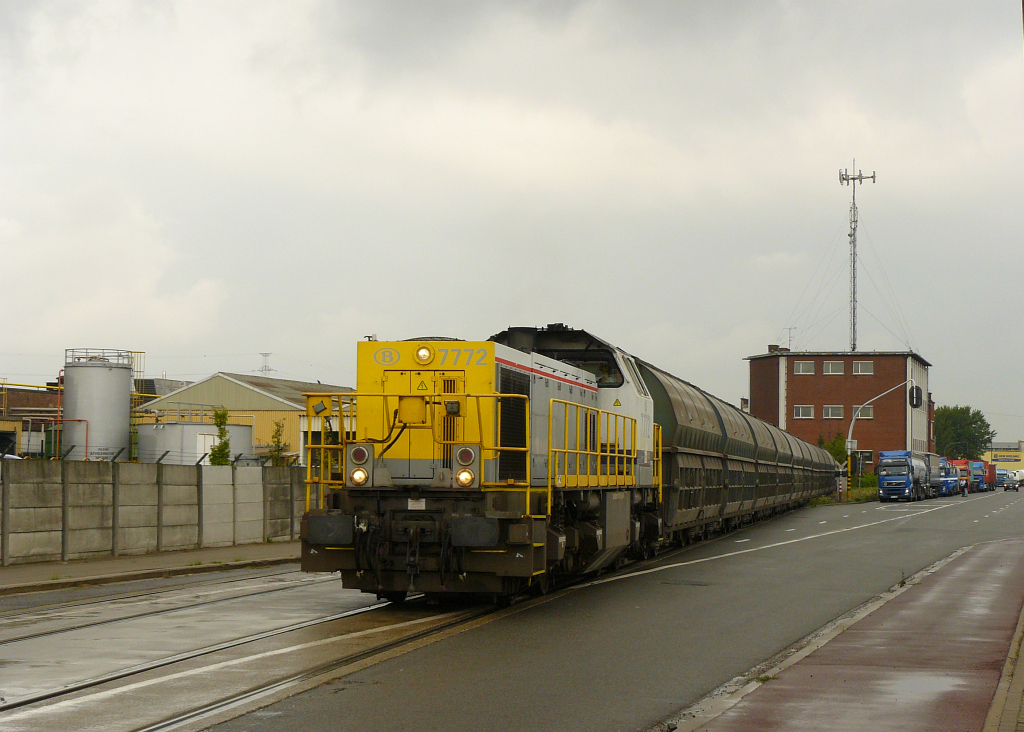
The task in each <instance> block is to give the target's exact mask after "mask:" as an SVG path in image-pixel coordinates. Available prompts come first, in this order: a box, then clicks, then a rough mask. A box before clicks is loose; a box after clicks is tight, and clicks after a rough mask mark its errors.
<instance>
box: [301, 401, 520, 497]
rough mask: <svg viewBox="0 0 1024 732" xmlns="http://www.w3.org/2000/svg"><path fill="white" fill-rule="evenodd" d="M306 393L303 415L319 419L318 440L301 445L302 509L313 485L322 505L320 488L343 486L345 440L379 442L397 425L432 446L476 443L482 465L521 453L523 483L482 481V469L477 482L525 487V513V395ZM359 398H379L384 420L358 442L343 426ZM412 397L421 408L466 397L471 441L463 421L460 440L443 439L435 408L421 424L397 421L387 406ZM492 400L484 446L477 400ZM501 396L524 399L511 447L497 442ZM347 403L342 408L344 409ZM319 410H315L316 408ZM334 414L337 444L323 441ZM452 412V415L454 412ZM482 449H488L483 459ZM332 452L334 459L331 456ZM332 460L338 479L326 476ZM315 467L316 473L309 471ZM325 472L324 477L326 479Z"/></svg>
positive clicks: (513, 488)
mask: <svg viewBox="0 0 1024 732" xmlns="http://www.w3.org/2000/svg"><path fill="white" fill-rule="evenodd" d="M304 396H305V397H306V415H307V418H308V419H309V420H310V422H311V421H312V419H313V418H319V419H320V430H319V432H320V441H319V442H318V443H314V442H309V443H307V444H306V455H307V459H306V510H307V511H308V510H309V507H310V500H311V498H312V495H311V486H312V484H314V483H316V484H318V485H319V486H320V495H319V500H320V502H319V506H320V507H321V508H322V507H323V505H324V491H325V488H327V487H331V486H336V487H338V488H344V487H345V482H346V481H345V477H344V476H345V475H346V464H345V461H346V456H347V450H346V448H347V447H348V445H349V444H352V443H354V442H373V443H381V442H383V441H384V440H385V438H386V437H388V436H389V435H390V434H391V433H392V432H393V430H394V429H395V428H396V427H399V426H401V428H404V429H409V430H429V431H430V435H431V439H432V441H433V443H434V444H435V445H454V444H460V445H465V444H471V445H474V444H475V445H480V453H481V454H480V460H481V467H483V463H484V462H485V461H487V460H495V459H497V458H498V457H499V456H500V455H501V453H525V454H526V461H525V462H526V477H525V480H524V481H514V480H511V479H510V481H509V482H506V483H498V482H488V481H486V480H485V479H484V475H483V473H484V471H483V470H481V476H480V486H481V490H484V491H487V490H497V491H516V490H518V491H521V490H523V489H524V488H525V489H526V501H527V512H529V505H530V504H529V501H530V483H531V475H530V472H531V465H530V462H531V461H530V459H529V452H530V399H529V397H528V396H527V395H525V394H502V393H498V392H492V393H486V394H471V393H458V394H440V393H431V394H426V395H425V394H423V393H422V392H418V393H415V392H413V393H401V392H342V393H335V392H331V393H307V394H305V395H304ZM360 397H361V398H364V399H381V400H383V404H382V410H381V413H382V415H383V416H384V423H383V424H382V425H381V434H380V436H379V437H378V438H368V439H364V440H362V441H360V440H354V441H353V440H349V439H348V432H349V430H348V429H346V427H347V425H346V424H345V421H346V420H351V419H354V416H355V403H356V401H357V400H358V399H359V398H360ZM409 397H415V398H417V399H423V400H424V402H425V405H426V406H433V407H440V406H442V405H443V402H444V401H445V400H446V399H449V400H454V399H466V400H470V401H471V402H472V403H473V405H474V409H473V410H467V411H470V412H472V411H475V412H476V415H475V416H476V420H475V421H476V427H477V430H476V432H477V433H476V435H475V438H476V439H472V437H474V436H473V435H467V434H466V432H465V426H466V425H465V423H463V430H462V432H463V437H462V438H460V439H455V438H446V437H445V436H444V435H443V433H442V432H439V420H438V419H436V418H435V410H434V409H425V410H424V420H425V421H424V422H422V423H408V422H403V421H401V420H400V419H399V418H398V416H397V415H395V414H394V412H393V410H392V408H391V407H392V404H391V403H390V402H391V401H392V400H398V399H401V398H409ZM487 399H491V400H497V401H496V403H495V409H494V414H495V425H494V436H495V441H494V442H493V444H487V443H488V442H489V441H488V440H486V439H485V430H484V425H483V409H482V408H481V406H482V405H481V402H482V400H487ZM501 399H522V400H523V401H524V402H525V405H524V414H525V425H524V431H525V445H524V446H522V447H510V446H506V445H501V444H500V443H499V442H498V440H500V435H501V401H500V400H501ZM335 400H337V409H335ZM346 406H347V407H348V408H347V409H345V407H346ZM318 407H319V408H320V411H319V413H318V412H317V408H318ZM335 416H337V417H339V419H340V420H341V424H340V425H339V429H338V430H337V432H338V442H337V443H336V444H328V443H327V439H328V437H327V436H328V435H329V434H330V432H329V431H327V430H326V423H327V419H329V418H331V417H335ZM453 416H456V415H453ZM457 416H458V417H459V418H460V419H463V420H467V419H469V417H467V416H466V415H457ZM308 431H309V434H310V436H311V437H312V435H313V430H312V429H309V430H308ZM487 453H493V455H491V456H490V457H488V455H487ZM335 455H336V456H337V457H336V458H335V457H334V456H335ZM335 460H336V461H337V465H338V469H339V472H340V474H341V476H342V478H341V480H332V479H331V478H330V477H329V476H330V475H331V472H332V471H331V468H333V467H334V462H335ZM314 471H315V472H316V473H318V474H314ZM325 476H326V477H325Z"/></svg>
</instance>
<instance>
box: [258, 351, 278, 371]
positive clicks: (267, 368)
mask: <svg viewBox="0 0 1024 732" xmlns="http://www.w3.org/2000/svg"><path fill="white" fill-rule="evenodd" d="M260 355H261V356H263V365H262V366H260V368H259V371H260V373H261V374H263V375H264V376H270V372H271V371H277V369H275V368H271V366H270V357H271V356H273V355H274V354H272V353H260Z"/></svg>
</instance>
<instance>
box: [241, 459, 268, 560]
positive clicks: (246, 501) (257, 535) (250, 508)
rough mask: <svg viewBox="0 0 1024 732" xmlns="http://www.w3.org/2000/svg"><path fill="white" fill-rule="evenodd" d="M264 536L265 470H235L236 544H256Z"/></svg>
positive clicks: (262, 539)
mask: <svg viewBox="0 0 1024 732" xmlns="http://www.w3.org/2000/svg"><path fill="white" fill-rule="evenodd" d="M265 539H266V537H265V536H264V535H263V468H235V543H236V544H254V543H256V542H259V541H264V540H265Z"/></svg>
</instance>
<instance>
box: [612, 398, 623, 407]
mask: <svg viewBox="0 0 1024 732" xmlns="http://www.w3.org/2000/svg"><path fill="white" fill-rule="evenodd" d="M612 406H613V407H621V406H622V402H620V401H619V400H618V399H616V400H615V404H613V405H612Z"/></svg>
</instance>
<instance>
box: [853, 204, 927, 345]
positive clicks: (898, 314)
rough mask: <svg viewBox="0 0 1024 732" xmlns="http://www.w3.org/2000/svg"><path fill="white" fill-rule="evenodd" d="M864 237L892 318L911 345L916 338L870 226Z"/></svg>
mask: <svg viewBox="0 0 1024 732" xmlns="http://www.w3.org/2000/svg"><path fill="white" fill-rule="evenodd" d="M862 220H863V219H862ZM864 239H865V240H866V241H867V243H868V249H869V250H870V251H871V253H872V255H874V258H875V262H876V263H877V265H878V270H879V272H880V275H881V278H882V281H883V282H884V283H885V286H886V288H887V290H888V293H889V297H890V299H891V302H892V304H893V310H894V314H893V319H894V320H895V321H896V322H897V324H898V325H899V328H900V330H902V331H904V332H905V333H906V335H907V341H908V345H911V347H912V346H913V344H914V343H916V341H917V339H916V338H914V333H913V330H912V329H911V327H910V321H909V320H908V319H907V316H906V313H905V312H904V311H903V307H902V306H901V305H900V300H899V298H898V297H897V296H896V290H895V289H894V288H893V286H892V282H891V281H890V280H889V275H888V273H887V271H886V267H885V265H884V263H883V262H882V258H881V256H879V254H878V250H877V249H876V248H875V243H874V240H873V239H872V238H871V229H870V226H865V230H864ZM865 271H867V270H865ZM879 295H881V293H879Z"/></svg>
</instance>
